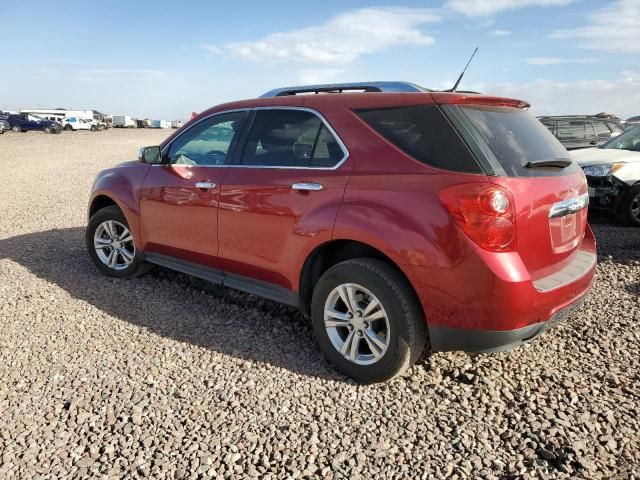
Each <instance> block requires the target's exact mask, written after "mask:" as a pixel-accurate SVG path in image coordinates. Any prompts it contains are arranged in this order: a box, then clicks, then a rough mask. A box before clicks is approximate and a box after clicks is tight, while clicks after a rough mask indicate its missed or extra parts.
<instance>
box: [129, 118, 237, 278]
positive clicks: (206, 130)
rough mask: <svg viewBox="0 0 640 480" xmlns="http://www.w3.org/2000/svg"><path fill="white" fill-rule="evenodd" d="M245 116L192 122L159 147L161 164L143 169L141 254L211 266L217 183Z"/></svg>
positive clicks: (215, 235) (215, 234)
mask: <svg viewBox="0 0 640 480" xmlns="http://www.w3.org/2000/svg"><path fill="white" fill-rule="evenodd" d="M246 116H247V112H246V111H234V112H226V113H220V114H216V115H213V116H210V117H208V118H206V119H204V120H201V121H200V122H198V123H195V124H194V125H193V126H192V127H190V128H188V129H187V130H186V131H185V132H183V133H182V134H181V135H179V136H178V137H176V138H175V139H174V140H173V141H172V142H171V143H170V144H169V145H168V146H166V147H165V149H164V151H163V155H162V157H163V160H164V161H165V162H166V163H164V164H159V165H152V166H151V167H149V173H148V174H147V176H146V178H145V180H144V185H143V187H142V191H141V197H140V231H141V235H140V236H141V241H142V245H143V250H144V251H145V253H149V254H160V255H164V256H169V257H173V258H176V259H179V260H182V261H188V262H193V263H198V264H201V265H206V266H209V267H215V266H216V258H217V254H218V200H219V198H218V197H219V193H220V185H221V183H222V180H223V179H224V176H225V174H226V172H227V170H228V166H227V165H228V164H229V163H230V162H231V161H232V159H233V156H234V154H235V147H236V144H237V142H238V136H239V133H240V130H241V128H242V124H243V123H244V119H245V117H246Z"/></svg>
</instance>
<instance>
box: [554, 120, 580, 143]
mask: <svg viewBox="0 0 640 480" xmlns="http://www.w3.org/2000/svg"><path fill="white" fill-rule="evenodd" d="M584 127H585V123H584V122H569V121H558V130H557V133H556V135H557V136H558V139H559V140H562V141H574V142H584V139H585V128H584Z"/></svg>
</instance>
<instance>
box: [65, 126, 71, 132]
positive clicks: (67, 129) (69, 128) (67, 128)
mask: <svg viewBox="0 0 640 480" xmlns="http://www.w3.org/2000/svg"><path fill="white" fill-rule="evenodd" d="M64 129H65V130H66V131H67V132H68V131H69V130H71V125H68V124H67V125H65V126H64Z"/></svg>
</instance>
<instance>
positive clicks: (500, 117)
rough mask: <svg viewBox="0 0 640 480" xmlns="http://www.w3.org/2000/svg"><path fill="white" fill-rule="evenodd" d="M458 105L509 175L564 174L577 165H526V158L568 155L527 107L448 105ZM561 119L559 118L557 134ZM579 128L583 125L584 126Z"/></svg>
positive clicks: (495, 159) (549, 157)
mask: <svg viewBox="0 0 640 480" xmlns="http://www.w3.org/2000/svg"><path fill="white" fill-rule="evenodd" d="M447 109H457V110H458V111H459V112H460V113H461V114H462V117H463V119H464V123H465V124H466V126H468V127H469V129H470V131H471V132H472V134H474V136H475V138H476V139H477V141H478V142H479V143H480V144H481V146H486V147H488V148H489V150H490V153H491V154H492V156H493V157H495V158H494V159H491V162H492V163H494V162H495V161H497V162H498V163H499V164H500V166H501V167H502V169H503V170H504V172H505V173H506V174H507V175H508V176H513V177H520V176H525V177H532V176H549V175H565V174H568V173H573V172H574V171H576V169H577V168H578V167H577V165H576V163H575V162H573V164H572V165H571V166H569V167H565V168H558V167H545V168H528V167H526V165H527V164H528V163H529V162H536V161H541V160H556V159H570V157H569V153H568V152H567V150H566V149H565V148H564V147H563V146H562V144H561V143H560V142H559V141H558V140H557V139H556V138H555V137H554V136H553V135H552V134H551V132H549V130H548V129H547V128H546V127H545V126H544V125H543V124H542V123H540V122H539V121H538V120H537V119H536V118H535V117H534V116H533V115H531V114H530V113H529V112H528V111H526V110H521V109H517V108H509V107H483V106H475V105H474V106H460V107H456V106H447V107H446V109H445V111H448V110H447ZM560 124H561V122H558V127H557V128H558V135H560V128H561V125H560ZM580 128H582V129H584V127H583V126H581V127H580Z"/></svg>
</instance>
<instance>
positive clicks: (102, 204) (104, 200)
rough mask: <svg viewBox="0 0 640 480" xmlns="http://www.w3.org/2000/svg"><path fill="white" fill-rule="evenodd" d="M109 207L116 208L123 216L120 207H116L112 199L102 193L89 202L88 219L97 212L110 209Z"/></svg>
mask: <svg viewBox="0 0 640 480" xmlns="http://www.w3.org/2000/svg"><path fill="white" fill-rule="evenodd" d="M111 206H115V207H118V208H119V209H120V211H121V212H122V213H123V215H124V211H123V210H122V207H120V205H118V203H117V202H116V201H115V200H114V199H113V198H111V197H110V196H108V195H105V194H103V193H101V194H98V195H96V196H95V197H93V199H92V200H91V203H90V204H89V212H88V217H89V218H91V217H93V216H94V215H95V213H96V212H97V211H98V210H102V209H103V208H106V207H111Z"/></svg>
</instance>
